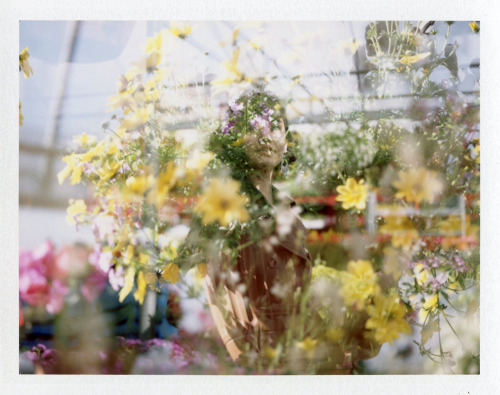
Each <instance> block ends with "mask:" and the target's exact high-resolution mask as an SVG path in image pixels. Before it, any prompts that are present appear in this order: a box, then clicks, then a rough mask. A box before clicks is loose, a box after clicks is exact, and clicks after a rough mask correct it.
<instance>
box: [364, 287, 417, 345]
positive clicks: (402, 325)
mask: <svg viewBox="0 0 500 395" xmlns="http://www.w3.org/2000/svg"><path fill="white" fill-rule="evenodd" d="M366 311H367V313H368V315H369V316H370V318H369V319H368V320H367V321H366V325H365V327H366V329H373V330H374V332H375V333H374V336H375V340H376V341H378V342H379V343H380V344H383V343H385V342H389V344H392V343H393V342H394V340H395V339H399V334H400V333H411V327H410V325H409V324H408V322H406V321H405V319H404V316H405V313H406V311H405V307H404V306H403V305H402V304H400V303H399V298H398V297H397V295H396V294H393V295H390V296H388V297H386V296H384V295H382V294H380V295H377V296H375V299H374V304H373V305H370V306H368V307H367V308H366Z"/></svg>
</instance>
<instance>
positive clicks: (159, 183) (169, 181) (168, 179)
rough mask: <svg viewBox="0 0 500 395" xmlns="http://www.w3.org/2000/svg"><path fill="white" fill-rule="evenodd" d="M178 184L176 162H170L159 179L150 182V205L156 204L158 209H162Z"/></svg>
mask: <svg viewBox="0 0 500 395" xmlns="http://www.w3.org/2000/svg"><path fill="white" fill-rule="evenodd" d="M176 182H177V177H176V169H175V165H174V162H168V165H167V168H166V169H165V170H164V171H162V172H161V173H160V174H159V175H158V179H156V180H149V185H151V186H152V188H151V190H150V191H149V193H148V196H147V201H148V203H150V204H154V205H155V206H156V208H157V209H160V207H161V206H163V205H164V204H165V199H166V198H167V196H168V193H169V192H170V190H171V189H172V188H173V187H174V186H175V184H176Z"/></svg>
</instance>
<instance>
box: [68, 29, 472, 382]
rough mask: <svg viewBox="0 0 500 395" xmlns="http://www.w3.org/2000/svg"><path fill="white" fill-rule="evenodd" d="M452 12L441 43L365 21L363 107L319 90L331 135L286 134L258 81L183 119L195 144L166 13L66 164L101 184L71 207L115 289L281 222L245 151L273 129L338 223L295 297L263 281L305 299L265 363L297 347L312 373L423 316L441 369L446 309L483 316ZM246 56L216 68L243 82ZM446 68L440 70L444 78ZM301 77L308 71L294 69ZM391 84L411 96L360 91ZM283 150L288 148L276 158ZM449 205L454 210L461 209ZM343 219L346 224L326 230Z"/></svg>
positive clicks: (467, 107) (278, 108)
mask: <svg viewBox="0 0 500 395" xmlns="http://www.w3.org/2000/svg"><path fill="white" fill-rule="evenodd" d="M451 26H452V23H448V28H447V29H448V32H447V33H446V37H445V44H444V46H443V49H442V50H441V51H439V50H438V48H437V40H436V39H435V38H434V35H435V34H437V32H435V33H429V32H427V31H426V29H427V27H426V29H423V28H422V29H421V28H420V25H419V26H417V27H415V26H413V25H412V24H410V23H395V22H377V23H370V24H369V25H368V26H367V30H366V37H365V38H366V42H365V44H364V45H363V46H361V45H356V46H355V48H354V51H356V53H357V55H359V57H360V59H364V64H363V65H364V66H366V68H367V70H368V71H367V73H366V75H364V76H363V77H360V80H359V86H360V90H361V93H362V94H361V95H360V98H359V101H358V102H357V103H355V104H357V105H358V106H359V107H358V108H354V110H353V111H351V112H348V113H343V114H338V113H336V112H335V111H334V109H333V108H330V107H329V105H330V102H328V101H327V100H324V101H322V102H321V104H322V105H323V106H324V110H325V113H326V114H327V115H326V122H328V124H329V126H328V128H327V131H328V133H324V134H321V135H319V137H318V136H317V134H313V133H311V134H310V136H311V138H310V139H309V140H307V139H306V138H305V137H304V136H302V135H301V134H296V136H298V139H299V143H296V142H295V141H292V140H291V137H292V133H290V132H288V125H287V124H286V118H285V117H284V111H285V105H284V104H283V103H281V102H280V101H279V100H278V99H277V98H275V97H274V96H272V95H270V94H267V93H265V92H264V91H263V90H262V89H261V87H259V88H258V89H256V90H253V91H247V93H245V94H243V95H242V96H240V97H239V98H238V99H237V100H234V101H231V102H230V103H229V108H228V110H227V113H226V116H225V118H224V119H223V120H222V123H221V124H220V125H219V122H217V121H215V122H212V121H206V120H200V119H201V117H199V118H200V119H198V118H196V116H195V117H194V120H193V122H192V124H191V126H193V127H195V128H196V129H197V132H198V134H197V136H198V137H200V139H199V140H200V144H198V145H196V144H195V145H194V146H189V145H188V144H186V142H185V141H184V140H183V139H182V138H181V136H180V135H181V133H176V131H172V130H169V128H170V125H171V124H172V123H173V120H175V119H177V117H178V116H179V115H180V113H182V112H183V111H184V112H186V108H187V106H176V105H172V103H171V102H169V100H170V99H169V98H170V96H169V94H170V93H171V92H172V90H181V89H183V88H186V85H185V84H183V83H182V82H180V81H178V80H177V79H176V77H175V76H174V75H173V73H171V70H172V69H171V68H170V67H169V65H170V64H169V62H170V59H169V57H168V56H165V55H166V53H165V51H164V47H165V45H164V42H163V40H164V39H165V38H166V37H170V38H171V39H172V35H173V36H174V37H175V40H177V41H178V40H181V41H180V42H181V43H182V42H185V41H186V40H189V35H190V34H191V30H190V29H184V30H183V29H179V28H176V29H174V30H172V31H169V32H162V33H160V34H159V35H157V36H155V37H153V38H151V39H148V41H147V46H146V52H147V54H146V55H147V56H146V57H145V58H144V59H143V61H141V62H139V63H136V64H135V65H134V67H133V68H132V69H131V70H130V71H129V72H128V73H126V74H125V75H124V76H122V77H121V79H120V84H119V92H118V94H117V95H116V96H114V97H112V98H111V100H110V104H111V107H112V108H113V109H117V108H120V109H121V110H120V111H121V113H120V115H119V116H116V115H115V116H113V117H112V118H111V121H110V122H106V123H105V124H104V129H105V131H107V132H108V135H107V136H106V137H105V138H104V140H102V141H100V142H97V139H95V138H94V137H92V136H88V135H86V134H83V135H82V136H80V137H79V139H78V143H79V148H78V149H79V151H75V152H73V153H71V154H70V155H67V156H65V157H64V158H63V161H64V162H66V164H67V166H66V168H65V169H63V170H62V171H61V172H60V173H59V175H58V178H59V181H60V182H61V183H62V182H63V181H64V180H65V179H66V178H67V177H69V178H70V183H71V184H76V183H79V182H86V183H88V184H89V185H91V186H92V187H93V192H94V194H93V198H92V200H91V201H87V202H84V201H83V200H76V201H72V202H71V204H70V206H69V207H68V221H69V222H72V223H76V224H77V225H80V224H84V223H87V224H90V225H91V226H92V228H93V231H94V234H95V236H96V240H97V242H98V244H99V245H100V247H99V251H100V254H102V256H103V258H102V260H103V261H102V264H105V265H107V268H108V269H107V270H108V272H107V273H108V278H109V281H110V282H111V283H112V284H113V286H114V288H115V289H116V290H118V291H119V294H120V300H121V301H123V300H124V299H125V298H126V297H127V295H129V294H132V295H133V297H134V298H135V299H136V300H137V301H139V302H140V303H143V301H144V299H145V296H146V293H147V289H148V288H149V289H151V290H155V289H157V288H158V286H159V282H160V281H162V282H171V283H177V282H182V281H183V280H182V276H181V275H180V274H181V273H182V272H186V271H188V270H190V269H191V268H194V267H196V270H197V272H198V273H199V274H200V275H201V276H204V275H205V274H206V272H207V265H206V259H207V257H208V256H213V255H214V254H216V253H219V252H220V251H222V253H223V254H225V255H227V256H228V257H231V258H233V259H235V258H236V257H237V256H238V253H239V252H240V250H241V248H242V246H241V245H240V241H241V239H242V236H244V235H246V236H248V242H249V243H255V242H257V241H258V240H263V239H266V237H267V236H269V235H271V234H272V233H273V232H274V231H278V233H280V232H281V233H286V231H287V229H288V230H289V229H290V223H289V219H287V218H284V217H286V215H280V213H281V212H280V211H279V208H278V209H274V208H273V207H271V205H270V204H268V203H267V202H266V201H265V199H264V197H263V195H262V194H260V193H259V192H258V191H257V189H256V188H255V187H254V186H253V185H252V183H251V182H250V179H251V177H252V175H253V171H254V170H255V169H254V166H255V163H253V162H255V161H254V160H252V158H251V157H249V155H248V152H247V150H246V148H245V144H246V143H247V142H248V139H249V138H251V137H255V136H260V134H262V132H264V134H265V132H268V131H272V130H273V129H276V128H281V127H283V128H284V129H285V130H286V131H287V132H288V133H287V139H288V144H289V148H297V151H300V152H301V153H302V154H303V155H302V156H301V157H299V159H298V161H297V163H295V164H294V166H292V171H291V173H292V175H293V176H294V180H293V182H294V183H295V189H290V190H292V191H294V192H296V193H299V192H303V190H304V189H306V190H307V189H309V192H310V190H311V189H312V190H313V192H315V193H320V194H325V195H330V194H335V202H334V204H333V206H332V207H327V209H328V210H330V214H329V215H330V216H335V218H336V222H335V225H336V226H337V225H338V226H337V228H335V229H334V231H333V230H332V229H329V230H328V232H331V233H327V232H325V234H326V235H332V236H335V237H328V238H327V237H320V236H319V235H318V237H317V239H328V240H329V241H335V242H336V243H338V244H341V247H342V249H343V250H342V253H343V254H342V256H341V258H340V259H338V260H332V259H330V260H328V262H327V260H326V259H321V256H320V255H321V252H320V253H319V254H318V256H317V259H316V261H315V267H314V269H313V281H312V284H311V286H310V287H309V289H307V290H306V291H305V292H304V293H303V295H300V294H299V293H296V292H295V290H294V289H290V288H292V287H291V285H289V286H288V288H287V287H285V286H279V287H276V288H275V289H273V290H271V292H273V293H275V294H277V295H291V298H292V299H293V301H294V303H295V304H296V305H300V306H306V307H307V308H306V309H302V310H301V311H302V312H304V313H303V314H301V315H300V316H298V317H295V318H294V321H293V325H292V326H291V330H290V333H289V336H287V338H286V340H285V342H284V343H283V344H278V345H277V346H276V347H275V348H270V347H269V348H266V350H262V352H263V354H261V355H259V358H260V359H262V361H261V362H262V363H261V366H262V367H264V366H266V367H268V366H279V364H280V363H282V362H283V361H285V360H288V359H287V355H286V354H287V353H291V354H295V355H298V356H299V358H296V359H295V360H300V361H301V362H300V366H299V367H297V366H288V367H287V368H290V370H291V371H309V372H316V371H321V361H324V360H327V359H328V358H330V359H332V358H333V359H334V360H335V363H336V364H337V365H338V366H340V367H349V366H350V365H352V363H353V362H356V361H358V360H361V359H367V358H370V357H372V356H374V355H376V354H377V353H378V351H379V350H380V346H381V345H382V344H384V343H390V344H392V343H394V342H395V341H396V340H397V339H398V338H400V337H401V335H402V334H410V333H411V332H412V326H413V327H414V328H420V332H419V334H418V335H419V339H418V341H417V340H415V342H416V343H417V345H418V347H419V351H420V352H421V353H422V354H423V355H424V354H425V355H427V356H429V357H430V358H431V359H432V360H439V361H441V362H444V364H443V366H445V367H448V368H450V369H451V368H452V365H453V363H454V361H452V360H451V355H450V353H449V352H448V351H446V350H443V347H442V343H441V334H442V331H443V327H444V325H442V324H443V323H446V324H447V325H448V326H449V328H450V330H451V331H452V332H455V329H454V328H455V327H454V326H453V322H452V321H453V320H451V315H450V314H449V312H450V311H456V312H457V313H460V312H463V311H465V313H464V314H465V316H467V317H468V318H470V317H475V316H477V314H476V312H477V308H478V302H477V288H478V287H477V286H478V280H479V253H478V252H479V251H478V247H477V246H478V236H479V235H478V224H479V220H478V217H479V202H478V199H476V198H477V197H478V193H479V188H478V187H479V176H480V173H479V167H480V163H479V162H480V161H479V137H478V136H479V126H478V123H479V116H478V106H479V101H478V100H477V101H473V100H471V99H470V98H465V97H464V95H463V94H461V93H460V90H459V89H458V82H459V78H460V73H459V70H458V68H457V49H458V46H457V45H451V44H448V35H449V32H450V29H451ZM176 33H177V34H176ZM235 36H237V34H235ZM233 41H234V42H236V39H235V38H234V39H233ZM234 45H235V44H234ZM258 51H261V52H263V50H262V49H260V47H259V49H258ZM259 53H260V52H259ZM238 59H239V50H238V49H237V48H234V51H233V57H232V59H231V61H228V62H226V63H225V64H224V66H225V68H226V69H227V70H229V71H230V74H231V78H230V79H229V82H230V83H231V84H233V83H245V85H246V84H247V83H248V82H249V81H248V78H247V76H245V75H244V74H243V73H242V72H240V71H239V69H238V68H237V67H236V66H237V62H238ZM439 66H444V67H445V68H446V69H447V70H448V71H449V77H448V78H447V79H446V80H443V81H442V82H440V83H436V82H435V78H434V77H435V74H433V73H437V71H438V67H439ZM431 77H432V78H431ZM217 82H220V80H219V81H217V80H216V81H213V83H214V84H215V83H217ZM293 82H294V84H296V85H299V84H301V82H300V78H294V79H293ZM401 87H403V88H404V89H403V88H401ZM398 89H403V90H404V92H406V93H405V95H406V96H407V97H405V98H400V99H401V100H406V101H405V102H404V103H407V101H409V102H410V104H409V105H406V104H403V106H402V107H403V108H402V109H398V110H393V111H391V112H387V111H385V110H381V111H378V112H377V113H374V112H370V111H367V110H366V107H365V106H366V105H367V104H369V103H367V101H373V100H375V99H377V100H379V99H380V100H382V99H393V98H394V97H393V96H395V95H396V93H397V92H400V90H398ZM433 98H437V101H436V102H435V103H434V102H431V99H433ZM197 99H199V97H197ZM473 99H474V98H473ZM398 100H399V99H398ZM193 101H194V99H193ZM199 101H200V102H202V104H201V105H200V104H199V103H198V104H197V105H192V106H191V107H189V110H192V111H193V113H195V114H197V113H196V111H195V108H199V107H202V108H203V109H204V110H206V111H207V112H209V113H210V106H209V104H208V103H206V102H205V103H203V101H202V100H201V99H200V100H199ZM187 112H189V111H187ZM210 115H212V114H211V113H210ZM396 117H398V118H399V121H401V120H403V121H404V120H410V121H411V122H409V123H408V122H406V123H405V122H398V121H397V120H396V119H395V118H396ZM212 118H216V117H215V116H213V117H210V116H209V119H212ZM281 122H283V124H281ZM331 123H333V124H334V126H333V127H330V125H331ZM332 130H335V131H336V132H333V133H332V132H331V131H332ZM213 131H215V133H211V132H213ZM208 132H210V133H208ZM260 140H261V138H260V137H259V139H258V141H257V142H258V143H259V144H260V143H261V141H260ZM263 142H264V141H263ZM205 143H206V147H205ZM267 149H268V148H267ZM289 152H290V150H289ZM267 153H268V154H270V152H267ZM293 157H294V155H293V153H292V154H289V155H288V158H287V159H286V161H285V166H284V168H286V167H287V166H286V164H287V163H288V162H291V161H292V159H293ZM461 195H465V197H466V198H464V200H460V196H461ZM282 200H283V202H284V204H287V201H286V199H282ZM465 201H467V202H465ZM460 202H462V203H460ZM379 203H381V204H379ZM457 205H459V206H460V210H459V211H457V210H454V209H453V207H454V206H457ZM273 210H275V211H273ZM299 212H300V208H297V209H296V213H299ZM332 212H333V214H332ZM271 214H276V215H271ZM273 216H275V217H276V220H275V221H273V220H269V219H270V218H272V217H273ZM360 217H361V221H358V222H356V221H355V219H360ZM268 220H269V221H268ZM332 222H333V221H332ZM362 225H365V226H364V227H363V226H362ZM187 228H189V229H190V232H189V233H188V230H187ZM325 228H326V226H325ZM331 228H333V227H332V226H331ZM325 230H326V229H325ZM347 232H348V233H350V234H351V235H350V236H351V237H349V238H347V237H344V236H338V237H336V235H338V234H339V235H340V234H342V233H347ZM310 236H313V235H310ZM314 237H316V235H314ZM330 244H331V243H330ZM324 258H327V257H324ZM100 259H101V258H99V262H100ZM464 314H462V316H463V315H464ZM436 338H437V339H436ZM436 341H437V343H436ZM323 346H324V347H323ZM325 350H326V351H325ZM332 350H333V351H332ZM476 351H477V350H475V349H469V348H465V352H464V355H465V356H464V358H470V359H471V360H473V361H478V356H477V352H476ZM335 358H339V360H337V359H335ZM292 359H293V358H292ZM474 363H475V362H474ZM285 371H287V370H286V369H285Z"/></svg>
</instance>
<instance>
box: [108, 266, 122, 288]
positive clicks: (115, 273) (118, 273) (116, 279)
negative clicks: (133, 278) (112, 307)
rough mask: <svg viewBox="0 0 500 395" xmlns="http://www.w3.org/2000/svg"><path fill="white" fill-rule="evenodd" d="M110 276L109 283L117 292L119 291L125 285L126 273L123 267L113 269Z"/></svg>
mask: <svg viewBox="0 0 500 395" xmlns="http://www.w3.org/2000/svg"><path fill="white" fill-rule="evenodd" d="M108 276H109V283H110V284H111V287H112V288H113V289H114V290H115V291H118V290H119V289H120V288H121V287H123V285H124V284H125V271H124V270H123V267H122V266H118V267H117V268H115V267H112V268H111V269H110V270H109V272H108Z"/></svg>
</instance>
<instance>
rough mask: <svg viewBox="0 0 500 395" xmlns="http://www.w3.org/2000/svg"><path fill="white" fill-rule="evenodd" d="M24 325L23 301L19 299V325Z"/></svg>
mask: <svg viewBox="0 0 500 395" xmlns="http://www.w3.org/2000/svg"><path fill="white" fill-rule="evenodd" d="M23 325H24V317H23V312H22V310H21V301H19V326H23Z"/></svg>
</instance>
